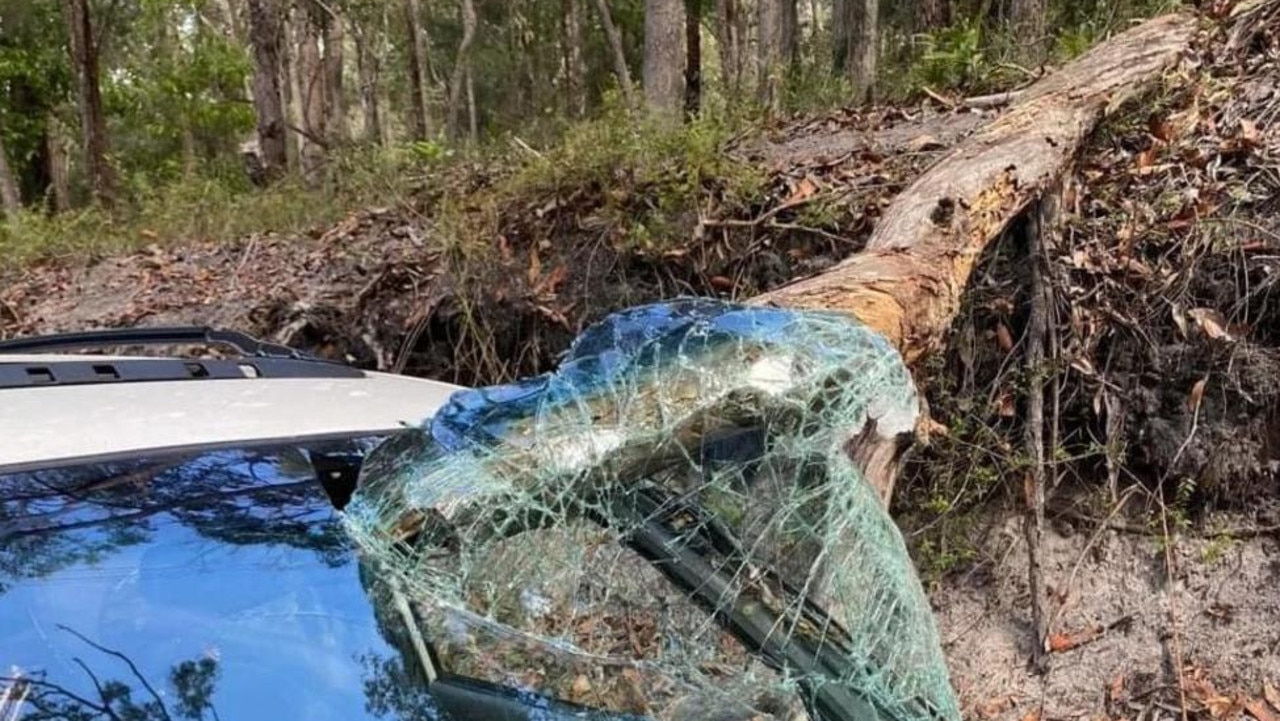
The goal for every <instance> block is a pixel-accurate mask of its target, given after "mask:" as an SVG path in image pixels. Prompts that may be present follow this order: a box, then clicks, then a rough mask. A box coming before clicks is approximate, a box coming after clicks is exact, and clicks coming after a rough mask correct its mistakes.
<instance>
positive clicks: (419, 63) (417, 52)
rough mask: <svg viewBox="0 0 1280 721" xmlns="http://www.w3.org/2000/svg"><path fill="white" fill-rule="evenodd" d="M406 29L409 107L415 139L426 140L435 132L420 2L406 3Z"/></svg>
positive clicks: (410, 1) (411, 0)
mask: <svg viewBox="0 0 1280 721" xmlns="http://www.w3.org/2000/svg"><path fill="white" fill-rule="evenodd" d="M404 18H405V29H406V30H408V32H409V42H408V50H409V53H408V57H409V93H410V98H409V107H410V110H411V113H410V114H411V115H412V116H413V137H414V139H415V140H426V139H427V138H428V137H430V136H431V135H432V134H433V133H434V132H435V131H434V130H433V129H432V127H431V111H430V108H429V107H428V105H427V71H426V62H427V50H426V43H424V42H423V37H422V27H421V22H422V12H421V8H420V7H419V5H418V0H405V2H404Z"/></svg>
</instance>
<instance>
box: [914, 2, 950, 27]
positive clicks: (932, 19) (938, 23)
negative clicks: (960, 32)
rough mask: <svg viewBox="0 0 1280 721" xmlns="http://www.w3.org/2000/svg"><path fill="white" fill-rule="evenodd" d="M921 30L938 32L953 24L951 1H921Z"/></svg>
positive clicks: (919, 18)
mask: <svg viewBox="0 0 1280 721" xmlns="http://www.w3.org/2000/svg"><path fill="white" fill-rule="evenodd" d="M918 22H919V23H920V29H922V30H938V29H941V28H945V27H946V26H948V25H950V24H951V0H920V14H919V16H918Z"/></svg>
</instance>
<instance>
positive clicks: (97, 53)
mask: <svg viewBox="0 0 1280 721" xmlns="http://www.w3.org/2000/svg"><path fill="white" fill-rule="evenodd" d="M66 17H67V31H68V32H67V36H68V38H69V40H70V43H69V45H70V48H69V49H70V51H71V65H72V67H73V68H74V69H75V77H76V89H77V91H78V96H79V97H78V100H79V106H80V134H81V138H82V139H83V145H84V148H83V150H84V162H85V167H86V168H87V169H88V171H89V178H90V183H91V186H92V189H93V197H94V199H95V200H96V201H98V202H99V203H102V204H104V205H110V204H111V203H113V202H114V200H115V192H116V187H115V186H116V177H115V171H114V170H113V169H112V167H111V164H110V162H109V160H108V158H107V118H106V115H105V113H104V112H103V108H102V88H101V86H100V82H101V80H100V77H99V76H100V74H101V70H100V63H101V51H102V37H101V33H100V29H99V28H96V27H95V25H94V21H93V17H92V15H91V13H90V8H89V0H66Z"/></svg>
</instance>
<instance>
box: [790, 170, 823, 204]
mask: <svg viewBox="0 0 1280 721" xmlns="http://www.w3.org/2000/svg"><path fill="white" fill-rule="evenodd" d="M817 192H818V183H817V182H816V181H814V180H813V177H812V176H809V175H806V176H804V177H803V178H801V179H800V182H799V183H796V187H795V190H793V191H791V195H790V196H788V197H787V199H786V201H784V202H783V205H795V204H796V203H800V202H803V201H804V200H805V199H807V198H809V197H810V196H812V195H814V194H815V193H817Z"/></svg>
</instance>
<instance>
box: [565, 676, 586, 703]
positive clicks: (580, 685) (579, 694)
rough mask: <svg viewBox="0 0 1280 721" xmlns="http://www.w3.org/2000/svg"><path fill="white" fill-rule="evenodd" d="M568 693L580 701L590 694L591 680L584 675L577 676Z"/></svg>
mask: <svg viewBox="0 0 1280 721" xmlns="http://www.w3.org/2000/svg"><path fill="white" fill-rule="evenodd" d="M569 693H570V694H572V697H573V698H574V699H575V700H581V699H582V698H583V697H585V696H586V695H587V694H589V693H591V680H590V679H588V678H587V677H586V674H581V673H580V674H578V677H577V678H575V679H574V680H573V686H572V687H571V688H570V689H569Z"/></svg>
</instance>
